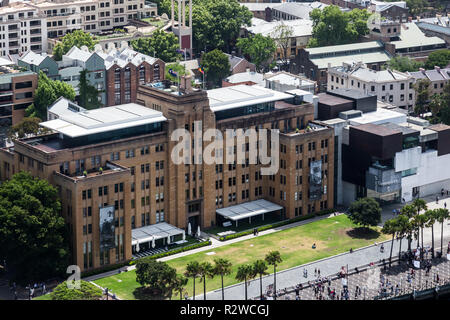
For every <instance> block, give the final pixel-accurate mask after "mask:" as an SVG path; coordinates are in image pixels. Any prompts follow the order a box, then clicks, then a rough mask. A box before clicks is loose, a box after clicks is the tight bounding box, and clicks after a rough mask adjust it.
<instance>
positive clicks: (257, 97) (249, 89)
mask: <svg viewBox="0 0 450 320" xmlns="http://www.w3.org/2000/svg"><path fill="white" fill-rule="evenodd" d="M207 94H208V99H209V106H210V108H211V110H212V111H213V112H217V111H224V110H229V109H234V108H239V107H244V106H250V105H254V104H258V103H265V102H274V101H279V100H284V99H288V98H292V96H291V95H289V94H286V93H283V92H278V91H275V90H271V89H266V88H264V87H261V86H258V85H254V86H247V85H244V84H241V85H237V86H231V87H225V88H218V89H212V90H208V91H207Z"/></svg>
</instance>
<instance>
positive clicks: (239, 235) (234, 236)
mask: <svg viewBox="0 0 450 320" xmlns="http://www.w3.org/2000/svg"><path fill="white" fill-rule="evenodd" d="M335 211H336V210H335V209H327V210H322V211H319V212H317V213H309V214H306V215H304V216H299V217H295V218H292V219H289V220H284V221H280V222H276V223H273V224H268V225H265V226H262V227H259V228H256V229H257V230H258V231H264V230H268V229H273V228H277V227H281V226H285V225H287V224H291V223H294V222H298V221H303V220H307V219H311V218H314V217H318V216H323V215H325V214H330V213H333V212H335ZM249 234H253V230H247V231H242V232H238V233H233V234H230V235H227V236H222V237H220V238H219V240H220V241H227V240H231V239H235V238H239V237H242V236H246V235H249Z"/></svg>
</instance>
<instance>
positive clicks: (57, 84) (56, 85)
mask: <svg viewBox="0 0 450 320" xmlns="http://www.w3.org/2000/svg"><path fill="white" fill-rule="evenodd" d="M75 96H76V93H75V89H74V88H73V87H72V86H71V85H69V84H67V83H65V82H63V81H59V80H51V79H49V78H48V77H47V76H46V75H45V74H44V73H43V72H42V71H40V72H39V81H38V86H37V89H36V91H35V92H34V102H33V104H31V105H30V106H29V107H28V108H27V109H26V114H27V116H28V117H38V118H40V119H42V120H47V108H48V107H49V106H51V105H52V104H53V103H54V102H55V101H56V100H57V99H58V98H59V97H65V98H67V99H69V100H71V101H74V100H75Z"/></svg>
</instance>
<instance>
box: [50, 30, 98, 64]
mask: <svg viewBox="0 0 450 320" xmlns="http://www.w3.org/2000/svg"><path fill="white" fill-rule="evenodd" d="M97 42H98V41H96V40H94V38H93V37H92V35H91V34H90V33H87V32H84V31H83V30H74V31H72V32H70V33H67V34H66V35H65V36H64V37H62V39H61V42H59V43H58V44H56V46H55V47H54V48H53V57H54V58H55V60H57V61H59V60H61V59H62V56H63V55H65V54H66V53H67V52H69V50H70V49H72V47H73V46H76V47H78V48H81V47H82V46H86V47H88V48H89V50H93V49H94V46H95V45H96V44H97Z"/></svg>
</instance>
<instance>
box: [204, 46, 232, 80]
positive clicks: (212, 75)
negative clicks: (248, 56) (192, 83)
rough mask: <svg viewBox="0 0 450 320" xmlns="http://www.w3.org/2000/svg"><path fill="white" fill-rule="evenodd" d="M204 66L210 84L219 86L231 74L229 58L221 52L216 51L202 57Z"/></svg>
mask: <svg viewBox="0 0 450 320" xmlns="http://www.w3.org/2000/svg"><path fill="white" fill-rule="evenodd" d="M202 65H203V68H204V70H205V73H206V80H207V82H208V83H211V84H212V85H213V86H214V85H219V84H220V83H221V81H222V79H223V78H225V77H226V76H228V74H229V73H230V68H231V67H230V62H229V61H228V57H227V56H226V55H225V54H224V53H223V52H222V51H220V50H218V49H214V50H213V51H210V52H207V53H205V54H204V55H203V57H202Z"/></svg>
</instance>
